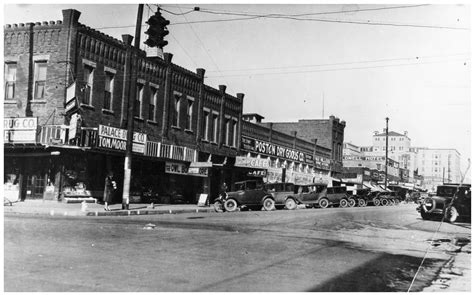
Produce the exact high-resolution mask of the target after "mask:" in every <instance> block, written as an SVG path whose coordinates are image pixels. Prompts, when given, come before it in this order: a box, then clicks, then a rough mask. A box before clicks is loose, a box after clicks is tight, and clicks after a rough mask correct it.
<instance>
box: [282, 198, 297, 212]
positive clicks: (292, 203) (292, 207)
mask: <svg viewBox="0 0 474 295" xmlns="http://www.w3.org/2000/svg"><path fill="white" fill-rule="evenodd" d="M285 208H286V209H288V210H295V209H296V202H295V200H294V199H292V198H288V199H286V201H285Z"/></svg>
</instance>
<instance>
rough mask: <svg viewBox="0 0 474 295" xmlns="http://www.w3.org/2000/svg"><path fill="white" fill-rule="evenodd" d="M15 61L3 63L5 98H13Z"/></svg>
mask: <svg viewBox="0 0 474 295" xmlns="http://www.w3.org/2000/svg"><path fill="white" fill-rule="evenodd" d="M15 83H16V63H14V62H8V63H5V100H8V99H14V98H15Z"/></svg>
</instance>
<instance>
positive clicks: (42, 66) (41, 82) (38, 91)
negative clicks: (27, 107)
mask: <svg viewBox="0 0 474 295" xmlns="http://www.w3.org/2000/svg"><path fill="white" fill-rule="evenodd" d="M47 66H48V64H47V61H45V60H38V61H35V77H34V79H35V89H34V91H35V92H34V95H33V98H34V99H45V90H46V70H47Z"/></svg>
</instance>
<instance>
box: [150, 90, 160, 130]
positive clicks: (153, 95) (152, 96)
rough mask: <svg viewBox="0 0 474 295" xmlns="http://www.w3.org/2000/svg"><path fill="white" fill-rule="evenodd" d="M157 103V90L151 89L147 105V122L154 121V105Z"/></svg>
mask: <svg viewBox="0 0 474 295" xmlns="http://www.w3.org/2000/svg"><path fill="white" fill-rule="evenodd" d="M157 101H158V89H156V88H153V87H151V88H150V104H149V105H148V120H150V121H153V122H155V121H156V115H155V110H156V104H157Z"/></svg>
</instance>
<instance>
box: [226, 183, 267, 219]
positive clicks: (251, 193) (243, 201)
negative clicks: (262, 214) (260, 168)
mask: <svg viewBox="0 0 474 295" xmlns="http://www.w3.org/2000/svg"><path fill="white" fill-rule="evenodd" d="M234 185H235V191H232V192H227V198H226V201H225V202H224V208H225V210H226V211H228V212H234V211H236V210H237V209H239V208H240V209H244V208H248V209H253V210H261V209H262V207H263V209H265V210H267V211H270V210H273V209H275V201H274V199H273V197H272V195H271V193H269V192H268V191H267V190H266V189H265V187H264V185H263V183H261V182H258V181H256V180H247V181H240V182H236V183H235V184H234Z"/></svg>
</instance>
